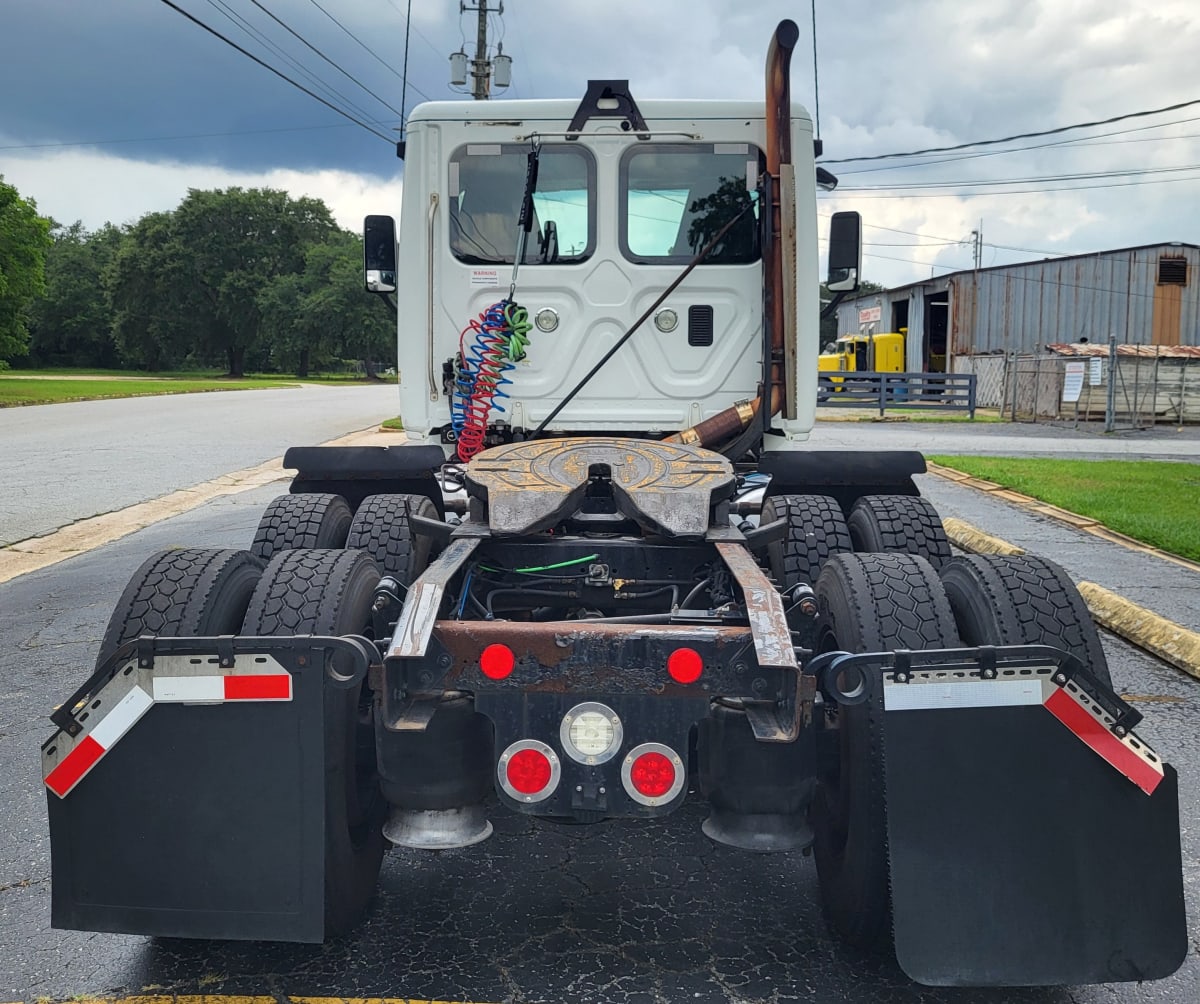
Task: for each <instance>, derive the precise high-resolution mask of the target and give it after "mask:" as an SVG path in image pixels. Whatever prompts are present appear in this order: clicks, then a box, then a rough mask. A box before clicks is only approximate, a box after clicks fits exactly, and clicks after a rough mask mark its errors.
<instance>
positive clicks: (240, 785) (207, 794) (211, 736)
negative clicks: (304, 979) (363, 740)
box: [42, 637, 374, 942]
mask: <svg viewBox="0 0 1200 1004" xmlns="http://www.w3.org/2000/svg"><path fill="white" fill-rule="evenodd" d="M373 649H374V646H373V645H371V644H370V643H369V642H367V641H366V640H365V639H357V638H318V637H294V638H287V637H284V638H248V637H247V638H243V637H235V638H222V639H217V638H154V639H140V640H138V641H134V642H130V643H129V644H128V645H125V646H123V647H122V648H121V649H120V650H118V652H117V653H115V654H114V656H113V658H112V659H110V660H108V662H107V663H106V664H105V665H104V666H102V667H101V668H100V671H99V672H98V673H96V674H95V675H94V676H93V677H92V679H90V680H89V681H88V683H87V684H85V686H84V687H83V688H81V690H80V691H77V692H76V694H75V695H73V697H72V698H71V699H70V700H69V701H67V702H66V703H65V704H64V705H63V708H61V709H60V712H62V714H59V715H56V717H55V723H56V724H57V725H59V730H58V731H57V732H56V733H55V735H54V736H52V737H51V738H50V739H49V740H48V741H47V742H46V743H45V744H44V745H43V747H42V764H43V774H44V776H45V777H46V779H47V789H48V790H47V803H48V812H49V822H50V847H51V859H52V893H51V922H52V924H53V926H54V927H57V928H66V929H72V930H85V931H107V932H113V933H122V934H141V935H152V936H164V937H183V938H222V939H225V938H229V939H253V940H280V941H298V942H320V941H322V940H323V938H324V923H325V902H324V899H325V897H324V878H325V876H324V855H325V847H324V840H325V838H324V812H325V755H324V733H325V727H324V726H325V723H324V714H325V711H324V708H325V700H324V691H325V688H326V687H347V686H355V685H358V684H361V681H362V679H363V677H364V675H365V674H366V672H367V668H368V665H369V663H370V662H371V661H372V658H373V657H372V655H371V652H372V651H373ZM229 681H232V682H229ZM356 681H357V683H356ZM72 728H74V730H75V732H74V734H72ZM64 765H66V766H65V768H64ZM56 771H59V773H58V774H56V773H55V772H56ZM76 775H78V776H76Z"/></svg>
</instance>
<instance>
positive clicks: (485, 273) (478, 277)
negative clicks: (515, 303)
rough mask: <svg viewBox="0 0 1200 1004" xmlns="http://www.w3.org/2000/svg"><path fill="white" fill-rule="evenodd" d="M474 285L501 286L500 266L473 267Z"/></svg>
mask: <svg viewBox="0 0 1200 1004" xmlns="http://www.w3.org/2000/svg"><path fill="white" fill-rule="evenodd" d="M471 285H472V286H499V285H500V270H499V269H498V268H473V269H471Z"/></svg>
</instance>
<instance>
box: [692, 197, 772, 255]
mask: <svg viewBox="0 0 1200 1004" xmlns="http://www.w3.org/2000/svg"><path fill="white" fill-rule="evenodd" d="M750 201H751V199H750V193H749V192H748V191H747V190H746V179H745V178H720V179H718V185H717V188H716V190H715V191H713V192H712V193H710V194H709V195H705V196H704V197H703V198H699V199H693V200H692V201H691V204H690V205H689V206H688V212H689V213H691V214H692V215H693V219H692V221H691V223H690V224H689V225H688V233H687V240H688V246H689V247H690V248H691V251H692V254H696V253H697V252H699V251H700V250H701V249H702V248H704V247H706V246H707V245H708V242H709V241H711V240H712V239H713V238H714V237H716V236H717V234H718V233H720V232H721V229H722V228H723V227H724V226H725V225H726V224H728V223H729V221H730V220H732V219H733V218H734V217H736V216H737V215H738V213H740V212H742V210H744V209H745V208H746V207H747V206H748V205H750ZM757 241H758V218H757V216H756V215H755V214H753V213H747V214H746V215H745V216H743V217H742V219H741V222H740V223H737V224H735V225H734V227H733V229H732V230H730V231H729V233H727V234H726V235H725V237H724V238H723V239H722V240H721V243H720V244H718V245H717V246H716V247H714V248H713V249H712V252H711V254H710V255H709V261H711V262H720V261H727V260H728V261H749V260H751V259H752V258H753V256H754V249H755V246H756V244H757Z"/></svg>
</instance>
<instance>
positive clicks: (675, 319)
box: [654, 307, 679, 331]
mask: <svg viewBox="0 0 1200 1004" xmlns="http://www.w3.org/2000/svg"><path fill="white" fill-rule="evenodd" d="M654 326H655V327H656V328H658V330H659V331H674V330H675V329H676V328H677V327H678V326H679V315H678V314H677V313H675V311H673V310H672V309H671V308H670V307H667V308H665V309H664V310H660V311H659V312H658V313H657V314H655V315H654Z"/></svg>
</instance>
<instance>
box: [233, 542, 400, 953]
mask: <svg viewBox="0 0 1200 1004" xmlns="http://www.w3.org/2000/svg"><path fill="white" fill-rule="evenodd" d="M378 583H379V570H378V569H377V568H376V567H375V563H374V562H373V561H372V560H371V559H370V557H368V556H367V555H365V554H362V553H360V552H358V551H343V550H291V551H285V552H283V553H281V554H277V555H276V556H275V557H274V558H272V559H271V563H270V564H269V565H268V566H267V568H266V571H264V572H263V576H262V579H261V580H260V581H259V584H258V588H257V589H255V591H254V595H253V597H252V598H251V600H250V606H249V609H248V610H247V611H246V623H245V628H244V633H245V634H248V635H297V634H317V635H346V634H367V633H368V631H369V625H370V623H371V602H372V599H373V597H374V593H375V587H376V585H377V584H378ZM323 683H324V688H325V690H324V694H325V935H326V937H329V936H331V935H339V934H343V933H345V932H346V931H348V930H349V929H350V928H351V927H352V926H353V925H354V924H355V923H356V921H357V920H358V919H359V917H360V916H361V915H362V913H363V911H364V909H365V908H366V906H367V903H368V902H369V901H370V899H371V896H372V895H373V893H374V890H375V882H376V879H377V878H378V876H379V868H380V865H381V863H382V861H383V850H384V838H383V819H384V815H385V812H386V805H385V803H384V801H383V796H382V793H381V791H380V788H379V772H378V768H377V766H376V762H375V730H374V717H373V702H372V694H371V691H370V689H369V688H368V687H367V684H366V681H364V682H363V686H362V688H361V690H353V689H342V688H338V687H334V686H333V685H332V684H331V683H330V682H329V681H328V680H327V679H323Z"/></svg>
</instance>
